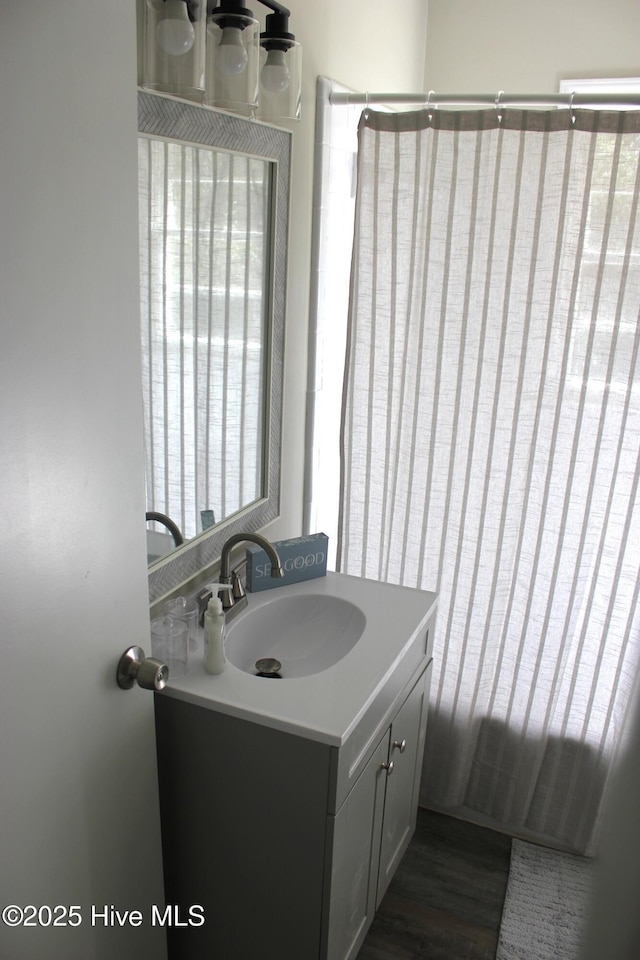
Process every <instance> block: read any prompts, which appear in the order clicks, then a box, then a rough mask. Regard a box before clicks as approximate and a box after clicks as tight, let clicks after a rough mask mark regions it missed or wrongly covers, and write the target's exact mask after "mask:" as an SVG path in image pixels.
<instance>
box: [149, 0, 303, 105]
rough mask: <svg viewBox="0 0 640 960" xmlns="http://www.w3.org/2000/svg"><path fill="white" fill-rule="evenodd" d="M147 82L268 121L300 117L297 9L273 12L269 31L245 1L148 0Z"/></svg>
mask: <svg viewBox="0 0 640 960" xmlns="http://www.w3.org/2000/svg"><path fill="white" fill-rule="evenodd" d="M143 2H144V10H145V21H144V53H143V81H142V85H143V86H144V87H148V88H150V89H152V90H163V91H165V92H166V93H171V94H173V95H174V96H178V97H185V98H186V99H189V100H196V101H199V102H203V101H204V103H207V104H209V105H210V106H213V107H219V108H221V109H223V110H229V111H231V112H233V113H239V114H243V115H245V116H257V117H260V118H262V119H265V120H299V119H300V99H301V88H302V47H301V45H300V44H299V43H298V41H297V40H296V38H295V36H294V34H293V33H291V32H290V31H289V17H290V16H291V11H290V10H288V9H287V8H286V7H283V6H282V4H280V3H277V2H276V0H259V3H261V4H263V6H265V7H268V9H269V10H270V11H271V13H269V14H268V15H267V17H266V21H265V29H264V31H263V32H262V33H261V32H260V24H259V23H258V21H257V20H256V19H255V17H254V15H253V12H252V11H251V10H250V9H249V8H248V7H246V6H244V3H245V0H143Z"/></svg>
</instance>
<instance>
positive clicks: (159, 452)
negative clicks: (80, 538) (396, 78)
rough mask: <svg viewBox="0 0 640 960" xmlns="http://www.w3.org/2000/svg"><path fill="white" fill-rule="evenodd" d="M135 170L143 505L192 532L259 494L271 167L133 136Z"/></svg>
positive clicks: (235, 156) (187, 534)
mask: <svg viewBox="0 0 640 960" xmlns="http://www.w3.org/2000/svg"><path fill="white" fill-rule="evenodd" d="M138 176H139V180H138V192H139V199H140V295H141V334H142V385H143V401H144V430H145V458H146V462H145V477H146V491H147V510H148V511H158V512H160V513H162V514H165V515H166V516H168V517H170V518H171V520H172V521H173V523H174V524H177V526H178V527H179V529H180V530H181V531H182V534H183V536H184V538H185V539H191V538H192V537H194V536H196V535H197V534H199V533H201V532H202V531H203V530H207V529H210V527H211V526H212V525H213V523H215V522H218V521H221V520H225V519H226V518H227V517H229V516H230V515H232V514H234V513H236V512H237V511H238V510H241V509H243V508H244V507H246V506H248V505H249V504H251V503H253V502H254V501H255V500H257V499H258V497H260V496H261V495H262V493H263V480H264V469H263V433H264V414H265V380H266V361H267V351H266V343H267V340H266V317H267V313H268V303H269V301H268V293H269V286H270V283H269V281H270V271H269V263H268V261H267V251H268V250H269V244H268V238H269V236H270V235H271V226H270V219H271V183H270V181H271V177H270V165H269V163H267V162H266V161H265V160H262V159H259V158H255V157H246V156H241V155H238V154H231V153H225V152H221V151H219V150H214V149H212V148H210V147H199V146H195V145H190V144H184V143H171V142H167V141H164V140H158V139H154V138H149V137H139V139H138ZM151 556H152V557H154V553H151Z"/></svg>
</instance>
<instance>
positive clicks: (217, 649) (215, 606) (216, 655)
mask: <svg viewBox="0 0 640 960" xmlns="http://www.w3.org/2000/svg"><path fill="white" fill-rule="evenodd" d="M211 588H212V589H215V588H219V589H227V590H229V589H231V588H230V586H229V584H226V583H214V584H211ZM224 635H225V622H224V610H223V609H222V600H221V599H220V597H219V596H217V595H216V594H214V595H213V596H212V597H211V599H210V600H209V603H208V605H207V609H206V611H205V614H204V668H205V670H206V671H207V673H211V674H214V675H215V674H217V673H222V671H223V670H224V665H225V660H226V658H225V653H224Z"/></svg>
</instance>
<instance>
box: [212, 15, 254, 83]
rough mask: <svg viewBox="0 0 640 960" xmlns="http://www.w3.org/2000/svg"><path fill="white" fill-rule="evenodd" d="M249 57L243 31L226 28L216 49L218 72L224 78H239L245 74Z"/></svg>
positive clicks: (236, 28)
mask: <svg viewBox="0 0 640 960" xmlns="http://www.w3.org/2000/svg"><path fill="white" fill-rule="evenodd" d="M248 60H249V57H248V56H247V51H246V50H245V48H244V43H243V42H242V30H240V29H239V28H238V27H225V28H224V30H223V31H222V36H221V37H220V43H219V44H218V47H217V49H216V59H215V62H216V71H217V72H218V74H219V75H221V76H224V77H237V76H238V75H239V74H241V73H244V71H245V69H246V66H247V62H248Z"/></svg>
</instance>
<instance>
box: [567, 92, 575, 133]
mask: <svg viewBox="0 0 640 960" xmlns="http://www.w3.org/2000/svg"><path fill="white" fill-rule="evenodd" d="M575 95H576V92H575V90H572V91H571V96H570V97H569V116H570V117H571V123H572V124H573V125H574V126H575V123H576V115H575V112H574V109H573V98H574V97H575Z"/></svg>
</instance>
